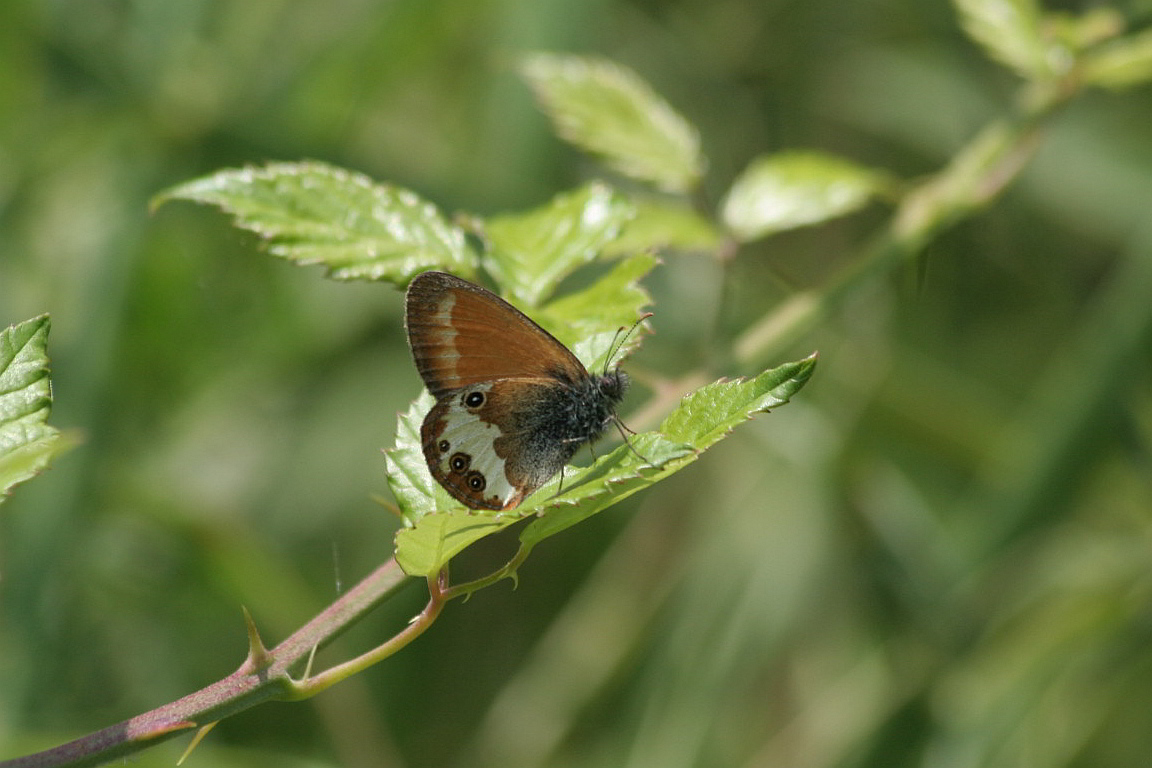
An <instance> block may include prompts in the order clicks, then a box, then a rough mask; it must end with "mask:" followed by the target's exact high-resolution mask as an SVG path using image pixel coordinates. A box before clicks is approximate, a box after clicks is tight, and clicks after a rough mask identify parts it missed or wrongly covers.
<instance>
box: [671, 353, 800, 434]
mask: <svg viewBox="0 0 1152 768" xmlns="http://www.w3.org/2000/svg"><path fill="white" fill-rule="evenodd" d="M815 369H816V354H815V353H813V354H811V355H809V356H808V357H806V358H804V359H803V360H796V361H795V362H791V363H785V364H784V365H780V366H777V367H775V368H771V369H769V370H767V371H765V372H764V373H761V374H760V375H759V376H757V377H756V378H754V379H736V380H735V381H717V382H714V383H712V384H708V385H706V386H703V387H701V388H700V389H698V390H696V391H695V392H693V393H692V394H690V395H688V396H686V397H685V398H684V399H683V400H681V401H680V407H678V408H677V409H676V410H675V411H673V412H672V413H670V414H669V415H668V417H667V418H665V419H664V422H663V423H662V424H661V425H660V433H661V434H663V435H665V436H666V437H667V438H668V439H669V440H675V441H678V442H684V443H690V444H692V446H693V447H694V448H696V450H699V451H702V450H704V449H706V448H709V447H711V446H712V445H714V444H715V443H716V442H717V441H718V440H720V438H722V437H724V436H725V435H726V434H728V432H729V431H731V430H732V428H733V427H735V426H736V425H737V424H739V423H740V422H742V421H744V420H746V419H748V418H750V417H751V416H753V415H754V414H757V413H762V412H764V411H767V410H768V409H770V408H775V407H776V406H778V405H784V404H785V403H787V402H788V401H789V400H790V399H791V398H792V396H793V395H794V394H796V393H797V392H798V391H800V389H801V388H802V387H803V386H804V385H805V384H807V383H808V379H809V378H811V376H812V371H814V370H815Z"/></svg>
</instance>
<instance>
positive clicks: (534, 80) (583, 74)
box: [522, 54, 704, 192]
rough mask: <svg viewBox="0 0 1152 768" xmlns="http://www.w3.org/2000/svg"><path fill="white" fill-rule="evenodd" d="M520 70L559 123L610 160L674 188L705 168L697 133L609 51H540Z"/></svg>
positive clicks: (565, 133)
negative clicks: (606, 55) (601, 54)
mask: <svg viewBox="0 0 1152 768" xmlns="http://www.w3.org/2000/svg"><path fill="white" fill-rule="evenodd" d="M522 71H523V73H524V76H525V77H526V78H527V80H528V82H529V84H530V85H531V86H532V88H533V90H535V92H536V96H537V98H539V99H540V102H541V104H542V105H543V107H544V109H545V111H546V112H547V113H548V116H549V117H551V118H552V122H553V123H555V125H556V131H557V132H558V133H559V134H560V135H561V136H562V137H563V138H565V139H567V140H568V141H570V142H572V143H573V144H575V145H576V146H578V147H580V148H582V149H585V150H588V151H589V152H592V153H594V154H596V155H599V156H600V157H602V158H603V159H604V161H605V162H606V163H607V164H608V165H609V167H611V168H613V169H615V170H617V171H619V172H620V173H622V174H624V175H625V176H630V177H632V178H634V179H639V180H640V181H647V182H651V183H653V184H655V185H656V186H657V187H659V188H660V189H664V190H668V191H671V192H686V191H688V190H690V189H692V188H693V187H694V186H695V185H696V183H697V181H699V179H700V174H701V173H702V172H703V170H704V159H703V157H702V156H701V155H700V137H699V136H698V135H697V133H696V129H695V128H693V127H692V126H691V125H690V124H689V123H688V122H687V121H685V120H684V118H683V117H681V116H680V115H679V114H677V112H676V111H675V110H674V109H672V107H671V106H669V105H668V103H667V102H665V101H664V99H662V98H661V97H660V96H658V95H657V94H656V92H655V91H653V90H652V88H651V87H650V86H649V85H648V84H647V83H645V82H644V81H643V80H641V79H640V78H639V77H638V76H637V75H636V73H635V72H632V71H630V70H628V69H625V68H624V67H621V66H620V65H618V64H616V63H614V62H611V61H606V60H604V59H595V58H586V57H578V56H556V55H550V54H537V55H535V56H531V57H528V58H527V59H525V61H524V63H523V66H522Z"/></svg>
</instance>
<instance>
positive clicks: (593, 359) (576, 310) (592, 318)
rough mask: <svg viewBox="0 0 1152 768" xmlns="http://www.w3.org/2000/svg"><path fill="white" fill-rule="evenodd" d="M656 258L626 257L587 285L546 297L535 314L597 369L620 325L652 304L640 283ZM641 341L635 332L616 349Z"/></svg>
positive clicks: (622, 352)
mask: <svg viewBox="0 0 1152 768" xmlns="http://www.w3.org/2000/svg"><path fill="white" fill-rule="evenodd" d="M657 263H658V260H657V259H656V257H655V256H653V255H651V254H648V253H642V254H637V255H636V256H633V257H632V258H630V259H625V260H624V261H622V262H620V263H619V264H617V265H616V267H615V268H613V270H612V271H611V272H609V273H608V274H606V275H604V276H603V277H601V278H600V279H599V280H597V281H596V282H595V283H593V284H592V285H590V286H588V287H587V288H585V289H583V290H580V291H576V292H575V293H570V294H568V295H566V296H562V297H560V298H558V299H556V300H555V301H552V302H549V303H548V304H546V305H545V306H543V307H542V308H540V310H539V311H537V312H534V313H533V318H534V319H535V320H536V321H537V322H538V323H540V325H542V326H543V327H544V328H546V329H547V330H548V331H549V332H550V333H552V335H554V336H555V337H556V338H558V339H560V341H562V342H564V343H565V344H567V345H568V346H569V347H570V348H571V349H572V351H573V352H575V353H576V356H577V357H579V358H580V360H581V361H582V362H583V363H584V364H585V365H586V366H588V370H600V369H601V368H602V367H603V365H604V354H606V353H607V351H608V347H610V346H611V345H612V341H613V339H615V338H616V336H617V333H618V332H619V331H620V329H621V328H628V327H629V326H631V325H632V324H633V323H635V322H636V321H637V320H638V319H639V318H640V315H641V313H642V312H643V310H644V308H645V307H647V306H648V305H649V304H650V303H651V301H652V300H651V297H650V296H649V295H648V292H647V291H646V290H644V289H643V288H642V287H641V286H640V280H641V279H642V278H643V277H644V276H645V275H647V274H648V273H649V272H650V271H651V270H652V268H653V267H655V266H656V264H657ZM639 343H640V339H639V337H638V336H636V335H633V336H632V337H630V338H629V339H628V340H627V341H626V342H625V343H624V345H623V347H622V348H621V349H617V350H616V352H617V357H619V356H621V355H625V354H627V353H628V351H630V350H631V349H633V348H634V347H635V346H636V345H638V344H639Z"/></svg>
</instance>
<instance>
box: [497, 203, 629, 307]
mask: <svg viewBox="0 0 1152 768" xmlns="http://www.w3.org/2000/svg"><path fill="white" fill-rule="evenodd" d="M634 215H635V211H634V209H633V206H632V203H631V202H630V201H629V200H628V198H626V197H624V196H623V195H621V194H619V193H617V192H615V191H614V190H613V189H612V188H611V187H609V186H607V185H604V184H599V183H593V184H588V185H587V186H585V187H582V188H580V189H578V190H576V191H574V192H568V193H564V194H561V195H557V196H556V197H555V198H553V200H552V201H551V202H549V203H548V204H547V205H544V206H541V207H540V208H537V209H535V210H532V211H528V212H527V213H516V214H507V215H504V216H497V217H494V218H492V219H491V220H489V222H488V224H487V225H486V226H485V228H484V233H485V238H486V240H487V241H488V246H489V251H488V253H487V254H486V255H485V258H484V267H485V268H486V269H487V270H488V272H489V273H490V274H491V275H492V277H493V278H495V280H496V282H497V283H498V284H499V285H500V286H501V287H502V288H503V289H504V291H506V292H507V293H509V294H511V295H512V296H513V297H514V298H516V299H518V300H519V301H521V302H523V303H525V304H528V305H529V306H536V305H537V304H539V303H540V302H541V301H543V300H544V299H545V298H547V297H548V296H549V295H551V293H552V291H553V290H555V288H556V286H557V285H558V284H559V283H560V281H561V280H563V279H564V278H565V277H567V276H568V275H570V274H572V272H574V271H575V270H576V269H577V268H578V267H580V266H581V265H582V264H586V263H587V262H589V261H592V260H593V259H595V258H597V257H599V256H600V255H601V254H602V253H603V251H604V248H605V246H607V245H608V244H609V243H611V242H612V241H613V240H615V239H616V238H617V237H619V236H620V232H621V231H622V230H623V229H624V225H625V224H627V223H628V221H629V220H630V219H631V218H632V217H633V216H634Z"/></svg>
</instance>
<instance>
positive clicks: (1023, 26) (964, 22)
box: [954, 0, 1058, 79]
mask: <svg viewBox="0 0 1152 768" xmlns="http://www.w3.org/2000/svg"><path fill="white" fill-rule="evenodd" d="M954 2H955V4H956V10H957V11H958V12H959V14H960V24H961V26H963V27H964V31H966V32H967V33H968V36H969V37H971V38H972V39H973V40H975V41H976V42H977V43H978V44H979V45H980V46H981V47H982V48H984V50H985V51H986V52H987V53H988V55H989V56H990V57H991V58H993V59H995V60H996V61H999V62H1000V63H1001V64H1004V65H1006V66H1008V67H1010V68H1012V69H1013V70H1015V71H1016V73H1017V74H1019V75H1020V76H1022V77H1025V78H1028V79H1048V78H1050V77H1052V75H1053V74H1054V72H1053V65H1054V62H1055V61H1056V60H1057V59H1058V57H1057V56H1056V55H1054V53H1055V52H1054V51H1053V50H1052V49H1051V46H1050V45H1049V44H1048V42H1047V41H1046V40H1045V38H1044V35H1043V30H1042V25H1041V12H1040V6H1039V5H1038V4H1037V3H1036V0H954Z"/></svg>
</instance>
